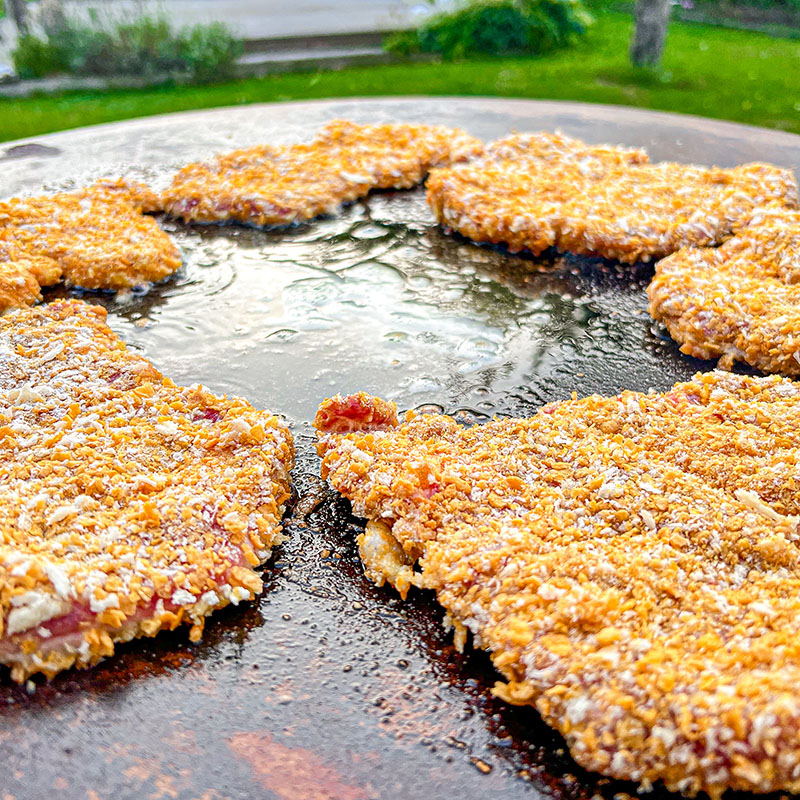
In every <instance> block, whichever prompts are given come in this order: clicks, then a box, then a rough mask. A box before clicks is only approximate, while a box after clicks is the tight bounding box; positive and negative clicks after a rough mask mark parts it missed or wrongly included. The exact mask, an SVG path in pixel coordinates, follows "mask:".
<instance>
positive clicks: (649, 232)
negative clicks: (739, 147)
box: [427, 133, 797, 263]
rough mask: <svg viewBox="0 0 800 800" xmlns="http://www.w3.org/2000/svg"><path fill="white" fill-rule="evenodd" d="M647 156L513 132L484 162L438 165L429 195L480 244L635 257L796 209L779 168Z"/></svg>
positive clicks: (718, 237) (448, 222) (703, 240)
mask: <svg viewBox="0 0 800 800" xmlns="http://www.w3.org/2000/svg"><path fill="white" fill-rule="evenodd" d="M646 162H647V156H646V155H645V154H644V153H643V152H642V151H640V150H623V149H619V148H613V147H605V146H602V147H591V146H587V145H585V144H584V143H583V142H581V141H579V140H577V139H569V138H568V137H564V136H559V135H557V134H546V133H540V134H526V135H524V136H511V137H508V138H506V139H501V140H498V141H497V142H494V143H491V144H489V145H487V146H486V155H485V157H484V158H482V159H477V160H473V161H471V162H470V163H468V164H459V165H455V166H452V167H448V168H442V169H437V170H433V171H432V173H431V175H430V177H429V178H428V182H427V187H428V202H429V204H430V206H431V208H432V209H433V212H434V214H435V215H436V217H437V219H438V220H439V221H440V222H441V223H442V224H443V225H445V226H447V227H448V228H451V229H453V230H455V231H458V232H459V233H461V234H463V235H464V236H466V237H468V238H470V239H472V240H473V241H476V242H491V243H495V244H505V245H506V246H508V247H509V249H511V250H512V251H519V250H528V251H530V252H532V253H534V254H539V253H541V252H542V251H543V250H546V249H547V248H549V247H555V248H557V249H559V250H562V251H567V252H573V253H580V254H584V255H600V256H604V257H606V258H615V259H618V260H620V261H623V262H629V263H633V262H635V261H649V260H651V259H653V258H660V257H662V256H665V255H668V254H669V253H672V252H674V251H675V250H677V249H679V248H680V247H683V246H686V245H690V244H694V245H708V244H718V243H719V242H721V241H723V240H724V239H725V238H727V237H728V236H730V235H731V234H732V233H734V232H735V231H736V230H738V229H739V228H740V227H742V226H743V225H744V224H746V223H747V222H748V221H749V219H750V217H751V216H752V214H753V212H754V210H755V209H757V208H760V207H761V206H764V205H766V204H768V203H770V202H777V203H780V204H782V205H784V206H785V207H787V208H793V207H796V206H797V185H796V183H795V181H794V178H793V176H792V174H791V172H790V171H788V170H783V169H779V168H778V167H773V166H770V165H767V164H747V165H744V166H741V167H736V168H734V169H718V168H705V167H696V166H691V165H683V164H673V163H663V164H648V163H646Z"/></svg>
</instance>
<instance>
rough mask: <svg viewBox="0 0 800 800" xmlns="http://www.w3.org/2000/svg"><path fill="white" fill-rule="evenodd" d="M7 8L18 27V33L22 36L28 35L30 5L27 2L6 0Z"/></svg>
mask: <svg viewBox="0 0 800 800" xmlns="http://www.w3.org/2000/svg"><path fill="white" fill-rule="evenodd" d="M6 8H7V9H8V11H9V13H10V14H11V19H13V20H14V24H15V25H16V26H17V33H19V35H20V36H24V35H25V34H26V33H28V4H27V3H26V0H6Z"/></svg>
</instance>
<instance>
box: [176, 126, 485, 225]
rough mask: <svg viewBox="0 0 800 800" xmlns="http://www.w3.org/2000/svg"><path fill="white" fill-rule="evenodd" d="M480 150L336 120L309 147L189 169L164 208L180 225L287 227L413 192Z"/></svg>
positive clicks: (466, 139) (449, 137)
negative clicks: (374, 197)
mask: <svg viewBox="0 0 800 800" xmlns="http://www.w3.org/2000/svg"><path fill="white" fill-rule="evenodd" d="M482 146H483V145H482V143H481V142H480V141H479V140H478V139H474V138H473V137H471V136H468V135H467V134H466V133H464V132H463V131H460V130H457V129H454V128H447V127H444V126H440V125H403V124H390V125H356V124H354V123H352V122H346V121H343V120H337V121H335V122H331V123H329V124H328V125H326V126H325V127H324V128H323V129H322V130H321V131H320V133H319V134H318V135H317V137H316V138H315V139H314V140H313V141H312V142H311V143H310V144H292V145H286V146H260V147H251V148H248V149H246V150H236V151H234V152H232V153H227V154H225V155H221V156H218V157H217V158H215V159H214V160H213V161H210V162H205V163H196V164H189V165H188V166H186V167H184V168H183V169H182V170H180V172H178V174H177V175H176V176H175V178H174V179H173V182H172V185H171V186H170V187H169V188H168V189H167V190H166V192H165V193H164V196H163V203H164V207H165V209H166V211H167V212H168V213H169V214H171V215H172V216H174V217H179V218H181V219H183V220H186V221H195V222H225V221H237V222H242V223H245V224H249V225H256V226H269V225H288V224H291V223H293V222H302V221H305V220H309V219H313V218H314V217H317V216H319V215H320V214H335V213H336V212H337V211H338V210H339V209H340V208H341V206H342V204H344V203H348V202H352V201H353V200H357V199H358V198H359V197H364V196H365V195H367V194H368V193H369V192H370V191H372V190H373V189H408V188H411V187H412V186H416V185H417V184H418V183H421V182H422V181H423V180H424V179H425V176H426V175H427V174H428V171H429V170H430V169H431V167H434V166H440V165H446V164H451V163H455V162H457V161H462V160H464V159H466V158H468V157H470V156H472V155H474V154H476V153H477V152H479V151H480V150H481V148H482Z"/></svg>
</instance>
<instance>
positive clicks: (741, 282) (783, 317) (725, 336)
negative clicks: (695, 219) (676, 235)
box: [647, 209, 800, 375]
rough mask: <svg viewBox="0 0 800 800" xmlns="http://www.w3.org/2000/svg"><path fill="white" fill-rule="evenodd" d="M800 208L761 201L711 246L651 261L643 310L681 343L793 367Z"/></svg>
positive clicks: (710, 353)
mask: <svg viewBox="0 0 800 800" xmlns="http://www.w3.org/2000/svg"><path fill="white" fill-rule="evenodd" d="M798 281H800V212H797V211H786V210H783V209H769V210H766V211H764V212H762V213H760V214H758V215H757V216H756V217H755V218H754V219H753V222H752V224H751V225H749V226H748V227H747V228H745V229H744V230H743V231H741V232H740V233H739V234H738V235H737V236H736V237H734V238H733V239H729V240H728V241H727V242H725V244H723V245H722V246H721V247H719V248H704V249H698V248H685V249H683V250H680V251H679V252H677V253H675V254H674V255H672V256H670V257H669V258H665V259H663V260H662V261H659V262H658V264H656V274H655V277H654V278H653V281H652V282H651V283H650V286H649V287H648V289H647V294H648V297H649V298H650V306H649V311H650V314H651V315H652V316H653V317H654V318H655V319H657V320H660V321H661V322H663V323H664V324H665V325H666V326H667V329H668V330H669V332H670V335H671V336H672V338H673V339H675V340H676V341H677V342H680V344H681V351H682V352H684V353H686V354H687V355H692V356H696V357H697V358H718V359H719V365H720V366H721V367H724V368H726V369H729V368H730V367H731V366H733V364H734V363H735V362H736V361H744V362H746V363H747V364H750V365H751V366H753V367H756V368H758V369H760V370H763V371H764V372H779V373H783V374H785V375H800V338H798V336H797V334H798V331H800V285H798Z"/></svg>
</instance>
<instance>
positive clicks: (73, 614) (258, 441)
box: [0, 300, 293, 682]
mask: <svg viewBox="0 0 800 800" xmlns="http://www.w3.org/2000/svg"><path fill="white" fill-rule="evenodd" d="M105 317H106V312H105V311H104V310H103V309H102V308H100V307H98V306H91V305H88V304H86V303H83V302H80V301H77V300H72V301H63V302H58V303H53V304H51V305H47V306H40V307H38V308H35V309H25V310H15V311H12V312H9V313H8V314H7V315H5V316H4V317H3V318H2V319H0V471H2V474H3V482H2V486H1V487H0V663H2V664H5V665H8V666H9V667H10V668H11V676H12V678H13V679H14V680H16V681H19V682H21V681H24V680H25V679H26V678H27V677H28V676H29V675H31V674H33V673H36V672H41V673H44V674H45V675H46V676H48V677H52V676H53V675H55V674H56V673H58V672H60V671H61V670H64V669H67V668H68V667H71V666H77V667H86V666H90V665H92V664H95V663H96V662H97V661H99V660H100V659H101V658H103V657H104V656H108V655H111V654H112V653H113V651H114V646H115V644H116V643H119V642H124V641H127V640H129V639H131V638H133V637H136V636H154V635H155V634H156V633H158V632H159V631H161V630H164V629H173V628H175V627H177V626H178V625H180V624H182V623H186V624H189V625H191V632H190V638H191V639H192V640H193V641H197V640H199V638H200V636H201V634H202V631H203V624H204V621H205V617H206V616H207V615H208V614H211V613H212V612H213V611H215V610H216V609H219V608H222V607H224V606H226V605H228V604H229V603H234V604H238V603H239V602H240V601H242V600H250V599H252V598H253V597H254V596H255V595H256V594H257V593H258V592H260V591H261V588H262V582H261V578H260V577H259V576H258V574H257V573H256V572H255V571H254V567H256V566H257V565H258V564H261V563H262V562H264V561H265V560H266V559H267V558H268V557H269V555H270V550H271V548H272V547H273V546H274V545H275V544H278V543H280V541H281V540H282V534H281V517H282V514H283V505H284V502H285V501H286V499H287V497H288V496H289V475H288V473H289V470H290V468H291V466H292V461H293V443H292V436H291V434H290V433H289V431H288V430H287V428H286V426H285V425H284V423H283V422H281V421H280V420H278V419H277V418H276V417H274V416H272V415H270V414H269V413H268V412H265V411H257V410H256V409H254V408H253V407H252V406H251V405H250V404H249V403H247V402H246V401H244V400H240V399H236V398H230V399H229V398H225V397H216V396H214V395H212V394H210V393H209V392H207V391H205V390H203V389H202V388H201V387H199V386H198V387H194V388H182V387H180V386H176V385H175V384H174V383H172V381H170V380H169V379H168V378H165V377H163V376H162V375H161V374H160V373H159V372H158V371H157V370H156V369H155V368H154V367H153V366H152V365H151V364H150V363H149V362H147V361H146V360H145V359H144V358H141V357H139V356H137V355H134V354H133V353H131V352H129V351H128V350H127V349H126V347H125V345H124V343H123V342H121V341H120V340H119V338H118V337H117V336H116V335H115V334H114V333H113V332H112V331H111V330H110V328H108V327H107V326H106V324H105Z"/></svg>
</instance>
